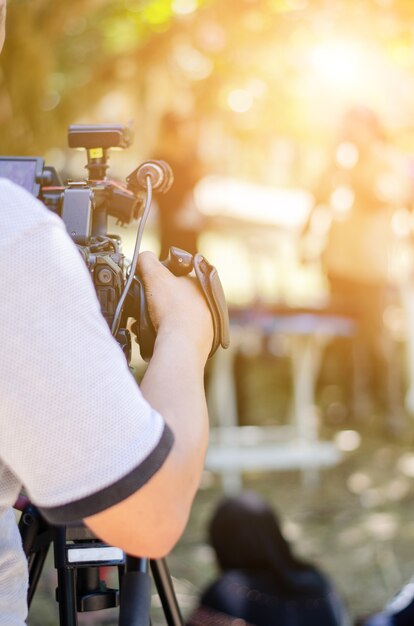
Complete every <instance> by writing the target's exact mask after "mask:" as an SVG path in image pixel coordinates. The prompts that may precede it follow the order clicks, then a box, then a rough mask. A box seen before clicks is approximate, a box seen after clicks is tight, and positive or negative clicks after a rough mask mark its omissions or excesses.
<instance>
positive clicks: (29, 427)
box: [0, 179, 173, 626]
mask: <svg viewBox="0 0 414 626" xmlns="http://www.w3.org/2000/svg"><path fill="white" fill-rule="evenodd" d="M0 293H1V305H0V351H1V358H0V626H6V625H7V626H22V625H23V624H24V620H25V619H26V612H27V607H26V590H27V580H26V569H27V568H26V565H25V557H24V554H23V552H22V549H21V543H20V541H19V535H18V532H17V528H16V523H15V518H14V514H13V512H12V511H11V509H10V507H11V506H12V505H13V503H14V502H15V500H16V498H17V496H18V494H19V491H20V489H21V488H22V486H24V488H25V490H26V493H27V495H28V496H29V498H30V499H31V501H32V502H33V504H35V505H36V506H37V507H38V508H39V510H40V511H41V512H42V514H43V515H44V517H45V518H46V519H47V520H48V521H50V522H51V523H55V524H69V523H71V522H73V521H76V520H80V519H82V518H84V517H87V516H89V515H92V514H94V513H97V512H99V511H102V510H104V509H106V508H108V507H109V506H111V505H114V504H116V503H117V502H120V501H122V500H123V499H125V498H126V497H128V496H130V495H131V494H132V493H134V492H135V491H136V490H137V489H139V488H140V487H141V486H142V485H143V484H145V483H146V482H147V481H148V480H149V478H150V477H151V476H152V475H153V474H154V473H155V472H156V471H157V470H158V469H159V468H160V466H161V465H162V463H163V462H164V460H165V458H166V457H167V455H168V453H169V451H170V449H171V446H172V443H173V435H172V432H171V431H170V429H169V428H168V426H167V425H166V424H165V423H164V421H163V419H162V417H161V416H160V415H159V414H158V413H156V412H155V411H154V410H153V409H152V408H151V407H150V406H149V404H148V403H147V402H146V401H145V400H144V398H143V396H142V394H141V392H140V390H139V388H138V386H137V384H136V382H135V380H134V378H133V376H132V375H131V373H130V371H129V369H128V364H127V362H126V360H125V357H124V355H123V353H122V350H121V348H120V347H119V345H118V344H117V342H116V341H115V340H114V339H113V337H112V335H111V333H110V330H109V327H108V325H107V324H106V322H105V320H104V318H103V317H102V315H101V313H100V307H99V302H98V299H97V297H96V294H95V291H94V288H93V284H92V281H91V279H90V276H89V272H88V270H87V268H86V266H85V264H84V262H83V260H82V258H81V256H80V254H79V252H78V250H77V248H76V246H75V245H74V243H73V242H72V241H71V239H70V237H69V236H68V235H67V233H66V230H65V227H64V224H63V222H62V221H61V220H60V218H58V217H57V216H56V215H54V214H52V213H51V212H50V211H48V210H47V209H46V208H45V207H44V206H43V204H41V203H40V202H38V201H37V200H36V199H34V198H33V197H32V196H31V195H30V194H29V193H27V192H26V191H24V190H23V189H21V188H20V187H17V186H16V185H13V184H12V183H10V182H9V181H6V180H4V179H0Z"/></svg>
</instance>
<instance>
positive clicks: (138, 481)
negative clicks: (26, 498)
mask: <svg viewBox="0 0 414 626" xmlns="http://www.w3.org/2000/svg"><path fill="white" fill-rule="evenodd" d="M173 443H174V435H173V433H172V431H171V429H170V428H169V426H167V424H166V425H165V426H164V430H163V433H162V435H161V439H160V440H159V442H158V444H157V446H156V447H155V448H154V449H153V450H152V452H151V453H150V454H149V455H148V456H147V457H146V459H144V461H142V463H140V464H139V465H137V466H136V467H134V469H133V470H131V471H130V472H129V473H128V474H126V475H125V476H123V477H122V478H120V479H119V480H117V481H116V482H114V483H113V484H112V485H109V486H107V487H104V488H103V489H101V490H100V491H97V492H95V493H93V494H91V495H89V496H86V497H84V498H81V499H80V500H75V501H74V502H69V503H68V504H63V505H61V506H56V507H38V508H39V511H40V512H41V514H42V515H43V516H44V517H45V519H46V520H47V521H48V522H49V523H50V524H54V525H67V524H71V523H73V522H78V521H80V520H82V519H84V518H85V517H89V516H90V515H95V514H96V513H100V512H101V511H104V510H105V509H108V508H109V507H111V506H114V505H115V504H118V503H119V502H122V500H125V499H126V498H128V497H129V496H131V495H132V494H133V493H135V492H136V491H137V490H138V489H139V488H140V487H142V486H143V485H145V483H147V482H148V481H149V479H150V478H151V477H152V476H153V475H154V474H155V473H156V472H157V471H158V470H159V469H160V467H161V466H162V464H163V463H164V461H165V459H166V458H167V456H168V454H169V452H170V450H171V448H172V446H173Z"/></svg>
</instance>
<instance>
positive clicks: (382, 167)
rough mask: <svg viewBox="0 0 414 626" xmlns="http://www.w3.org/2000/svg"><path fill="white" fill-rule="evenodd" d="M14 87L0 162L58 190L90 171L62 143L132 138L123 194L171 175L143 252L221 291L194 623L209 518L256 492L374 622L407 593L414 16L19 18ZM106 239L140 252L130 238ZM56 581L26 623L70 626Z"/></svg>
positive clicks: (412, 567)
mask: <svg viewBox="0 0 414 626" xmlns="http://www.w3.org/2000/svg"><path fill="white" fill-rule="evenodd" d="M0 85H1V89H0V137H1V153H2V154H4V155H22V156H24V155H35V156H41V157H43V158H44V159H45V161H46V163H47V164H48V165H53V166H54V167H55V168H56V169H57V170H58V172H59V173H60V174H61V176H62V177H63V179H68V178H72V179H76V178H83V177H84V172H85V170H84V165H85V163H86V155H85V154H84V153H82V151H81V152H78V151H73V150H72V151H71V150H69V149H68V148H67V127H68V125H69V124H74V123H92V124H99V123H122V124H126V125H131V126H132V127H133V130H134V142H133V145H132V146H131V147H130V148H128V149H127V150H124V151H119V152H118V151H113V152H112V153H111V160H110V165H111V176H113V177H115V178H117V179H119V180H124V179H125V177H126V176H127V175H128V174H129V173H130V172H132V171H133V170H134V169H135V168H136V166H137V165H139V164H140V163H141V162H142V161H144V160H145V159H156V158H161V159H164V160H166V161H168V162H169V163H170V165H171V166H172V168H173V171H174V174H175V183H174V185H173V187H172V188H171V190H170V192H169V193H168V194H167V195H165V196H157V197H156V200H155V205H154V208H153V211H152V214H151V217H150V221H149V224H148V227H147V229H146V233H145V247H149V248H150V249H152V250H154V251H155V252H157V253H159V254H160V257H161V258H164V257H165V256H166V253H167V251H168V248H169V246H170V245H178V246H180V247H182V248H185V249H187V250H189V251H191V252H193V251H195V250H199V251H201V252H202V253H203V254H205V255H206V256H207V258H208V259H209V260H210V262H212V263H213V264H214V265H215V266H216V267H217V268H218V270H219V273H220V276H221V278H222V282H223V286H224V289H225V292H226V295H227V298H228V302H229V306H230V312H231V320H232V347H231V349H230V350H229V351H227V352H226V353H224V352H223V353H221V354H218V355H217V356H216V357H215V358H214V360H213V361H212V362H211V363H210V364H209V367H208V370H207V374H206V385H207V391H208V399H209V405H210V411H211V419H212V439H211V448H210V450H209V456H208V458H207V463H206V472H205V477H204V481H203V484H202V486H201V489H200V493H199V495H198V497H197V500H196V503H195V507H194V511H193V516H192V519H191V520H190V524H189V527H188V529H187V531H186V534H185V535H184V537H183V539H182V541H181V542H180V544H179V546H178V547H177V548H176V550H175V551H174V554H173V555H172V556H171V561H170V567H171V570H172V574H173V576H174V580H175V583H176V587H177V589H178V593H179V599H180V602H181V605H182V608H183V612H184V613H185V614H188V612H189V611H190V610H191V608H192V606H193V605H194V603H195V601H196V600H195V599H196V597H197V595H198V593H199V591H200V589H201V588H202V587H203V585H205V584H206V582H207V581H208V580H209V579H210V578H211V577H212V576H213V572H214V559H213V557H212V553H211V551H210V549H209V548H208V546H207V544H206V538H205V526H206V523H207V519H208V517H209V515H210V513H211V511H212V508H213V506H214V504H215V503H216V501H217V499H218V498H219V497H220V495H221V494H222V493H223V491H229V492H234V491H237V490H239V489H240V488H241V487H242V486H248V487H251V488H254V489H256V490H257V491H259V492H261V493H262V495H265V496H266V498H267V499H268V500H269V501H271V502H272V503H274V505H275V506H277V509H278V511H279V514H280V515H281V517H282V519H283V521H284V526H285V530H286V532H287V534H288V535H289V538H290V539H291V540H292V541H293V543H294V546H295V547H296V549H297V551H298V552H299V553H300V554H301V555H302V556H304V557H309V558H312V559H315V560H316V561H317V562H318V563H319V564H320V565H321V566H322V567H323V568H324V569H325V570H326V571H327V572H328V573H329V575H330V576H331V577H332V578H333V579H334V581H335V583H336V585H337V587H338V588H339V590H340V592H341V594H342V596H343V597H344V599H345V601H346V603H347V605H348V608H349V611H350V613H351V615H352V617H353V618H357V617H358V616H362V615H366V614H368V613H370V612H372V611H375V610H377V609H380V608H381V607H382V606H383V604H384V602H385V601H386V600H387V599H388V598H389V597H391V596H392V595H393V593H395V592H396V591H397V590H398V589H399V588H400V587H401V586H402V585H403V584H404V583H405V582H406V581H407V580H408V579H409V578H410V577H411V576H412V575H413V574H414V546H413V542H414V521H413V516H412V512H413V499H414V484H413V477H414V453H413V451H412V444H413V441H414V437H413V435H414V429H413V426H414V424H413V414H414V317H413V315H412V313H413V312H414V241H413V230H414V214H413V198H414V4H413V3H412V2H411V1H410V0H225V2H224V1H222V2H220V1H219V0H205V1H203V0H119V1H116V2H115V1H112V0H72V1H71V2H70V3H69V2H65V1H64V0H53V1H52V0H36V2H33V1H31V0H8V15H7V35H6V44H5V48H4V51H3V53H2V55H1V57H0ZM111 228H112V229H113V230H116V231H117V232H119V233H120V234H121V235H122V238H123V242H124V249H125V252H126V254H127V255H128V254H131V253H132V246H133V242H134V237H135V233H136V224H133V225H120V224H115V223H114V222H112V223H111ZM62 349H64V346H62ZM28 359H29V356H28ZM134 366H135V368H136V372H137V378H138V379H139V377H140V375H141V374H142V371H143V368H144V367H145V365H144V364H143V362H142V361H141V360H140V357H139V354H135V356H134ZM53 575H54V574H53V568H51V570H50V573H47V575H45V579H44V581H43V583H42V584H43V587H42V588H41V589H40V590H39V594H38V597H37V598H36V601H35V606H34V608H33V611H32V614H31V618H30V621H29V623H30V624H31V625H32V626H36V625H37V624H42V626H46V625H47V624H53V623H56V607H55V603H54V600H53V599H52V597H51V592H50V589H51V588H52V587H53V584H54V583H53V582H52V579H53ZM154 602H155V604H156V600H154ZM85 619H86V618H85ZM91 619H92V618H90V620H91ZM103 619H104V618H100V620H101V621H99V622H96V623H104V621H102V620H103ZM110 619H111V618H108V620H110ZM156 619H157V618H155V620H156ZM85 623H86V621H85ZM89 623H95V622H93V621H89ZM108 623H115V622H110V621H108ZM154 623H157V622H156V621H155V622H154ZM160 623H162V619H161V618H160Z"/></svg>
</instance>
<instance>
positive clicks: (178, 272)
mask: <svg viewBox="0 0 414 626" xmlns="http://www.w3.org/2000/svg"><path fill="white" fill-rule="evenodd" d="M162 264H163V265H165V267H167V268H168V269H169V270H170V271H171V272H172V273H173V274H174V275H175V276H186V275H188V274H190V273H191V272H192V271H194V274H195V277H196V278H197V282H198V284H199V286H200V288H201V291H202V292H203V294H204V297H205V299H206V301H207V304H208V307H209V309H210V313H211V317H212V320H213V329H214V338H213V344H212V346H211V350H210V354H209V357H211V356H213V354H214V353H215V352H216V350H217V349H218V347H219V346H220V345H221V346H222V347H223V348H228V346H229V344H230V333H229V314H228V309H227V303H226V298H225V295H224V291H223V287H222V284H221V281H220V278H219V275H218V272H217V269H216V268H215V267H214V266H213V265H211V264H210V263H209V262H208V261H207V260H206V259H205V258H204V257H203V255H201V254H199V253H198V254H196V255H195V256H193V255H192V254H190V253H189V252H186V251H185V250H181V249H180V248H175V247H171V248H170V250H169V254H168V257H167V259H165V260H164V261H162ZM134 280H135V287H136V288H137V289H138V290H139V295H138V299H139V311H138V316H137V317H136V321H135V322H134V324H133V325H132V330H133V332H134V334H135V336H136V342H137V343H138V344H139V347H140V352H141V356H142V358H143V359H144V361H149V359H150V358H151V356H152V354H153V352H154V344H155V337H156V332H155V329H154V326H153V324H152V322H151V319H150V316H149V313H148V307H147V302H146V296H145V290H144V285H143V282H142V278H141V277H140V276H139V275H137V276H135V279H134Z"/></svg>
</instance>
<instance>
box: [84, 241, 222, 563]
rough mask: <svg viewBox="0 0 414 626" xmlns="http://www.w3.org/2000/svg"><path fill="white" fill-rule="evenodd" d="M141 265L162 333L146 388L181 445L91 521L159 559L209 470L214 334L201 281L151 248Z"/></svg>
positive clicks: (108, 536)
mask: <svg viewBox="0 0 414 626" xmlns="http://www.w3.org/2000/svg"><path fill="white" fill-rule="evenodd" d="M139 268H140V272H141V274H142V276H143V279H144V282H145V287H146V296H147V301H148V307H149V311H150V315H151V319H152V321H153V323H154V326H155V328H156V330H157V339H156V343H155V349H154V355H153V357H152V359H151V362H150V363H149V366H148V369H147V371H146V374H145V376H144V379H143V381H142V384H141V391H142V393H143V395H144V397H145V398H146V400H147V401H148V402H149V404H150V405H151V406H152V407H153V408H154V409H155V410H157V411H158V412H159V413H160V414H161V415H162V416H163V417H164V419H165V421H166V422H167V424H168V425H169V426H170V428H171V430H172V431H173V433H174V437H175V442H174V445H173V447H172V449H171V452H170V453H169V455H168V457H167V459H166V461H165V462H164V463H163V465H162V466H161V468H160V469H159V470H158V471H157V472H156V473H155V474H154V476H153V477H152V478H151V479H150V480H149V481H148V482H147V483H146V484H145V485H143V486H142V487H141V488H140V489H139V490H138V491H137V492H136V493H134V494H133V495H132V496H130V497H129V498H127V499H125V500H123V501H122V502H120V503H118V504H116V505H115V506H112V507H110V508H108V509H106V510H105V511H103V512H101V513H98V514H97V515H93V516H90V517H88V518H87V519H86V520H85V522H86V523H87V525H88V526H89V527H90V528H91V529H92V530H93V532H94V533H96V534H97V535H98V536H99V537H101V538H102V539H104V540H105V541H107V542H108V543H110V544H114V545H117V546H120V547H122V548H123V549H124V550H125V551H126V552H128V553H131V554H136V555H141V556H146V557H150V558H158V557H161V556H164V555H165V554H166V553H168V552H169V551H170V550H171V548H172V547H173V546H174V545H175V543H176V542H177V540H178V539H179V537H180V536H181V534H182V532H183V530H184V528H185V525H186V522H187V519H188V516H189V513H190V509H191V504H192V501H193V498H194V495H195V492H196V490H197V487H198V484H199V480H200V476H201V473H202V470H203V465H204V458H205V452H206V447H207V439H208V416H207V408H206V401H205V393H204V381H203V377H204V365H205V362H206V359H207V356H208V354H209V352H210V349H211V343H212V338H213V331H212V321H211V316H210V312H209V310H208V308H207V305H206V302H205V301H204V297H203V295H202V294H201V292H200V291H199V289H198V287H197V285H196V284H195V282H193V281H192V280H191V279H190V278H177V277H176V276H173V275H172V274H171V273H170V272H169V271H168V270H167V269H165V268H164V267H163V266H162V265H161V264H160V263H159V262H158V261H157V260H156V258H155V256H154V255H152V254H151V253H144V254H142V255H141V256H140V262H139Z"/></svg>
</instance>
